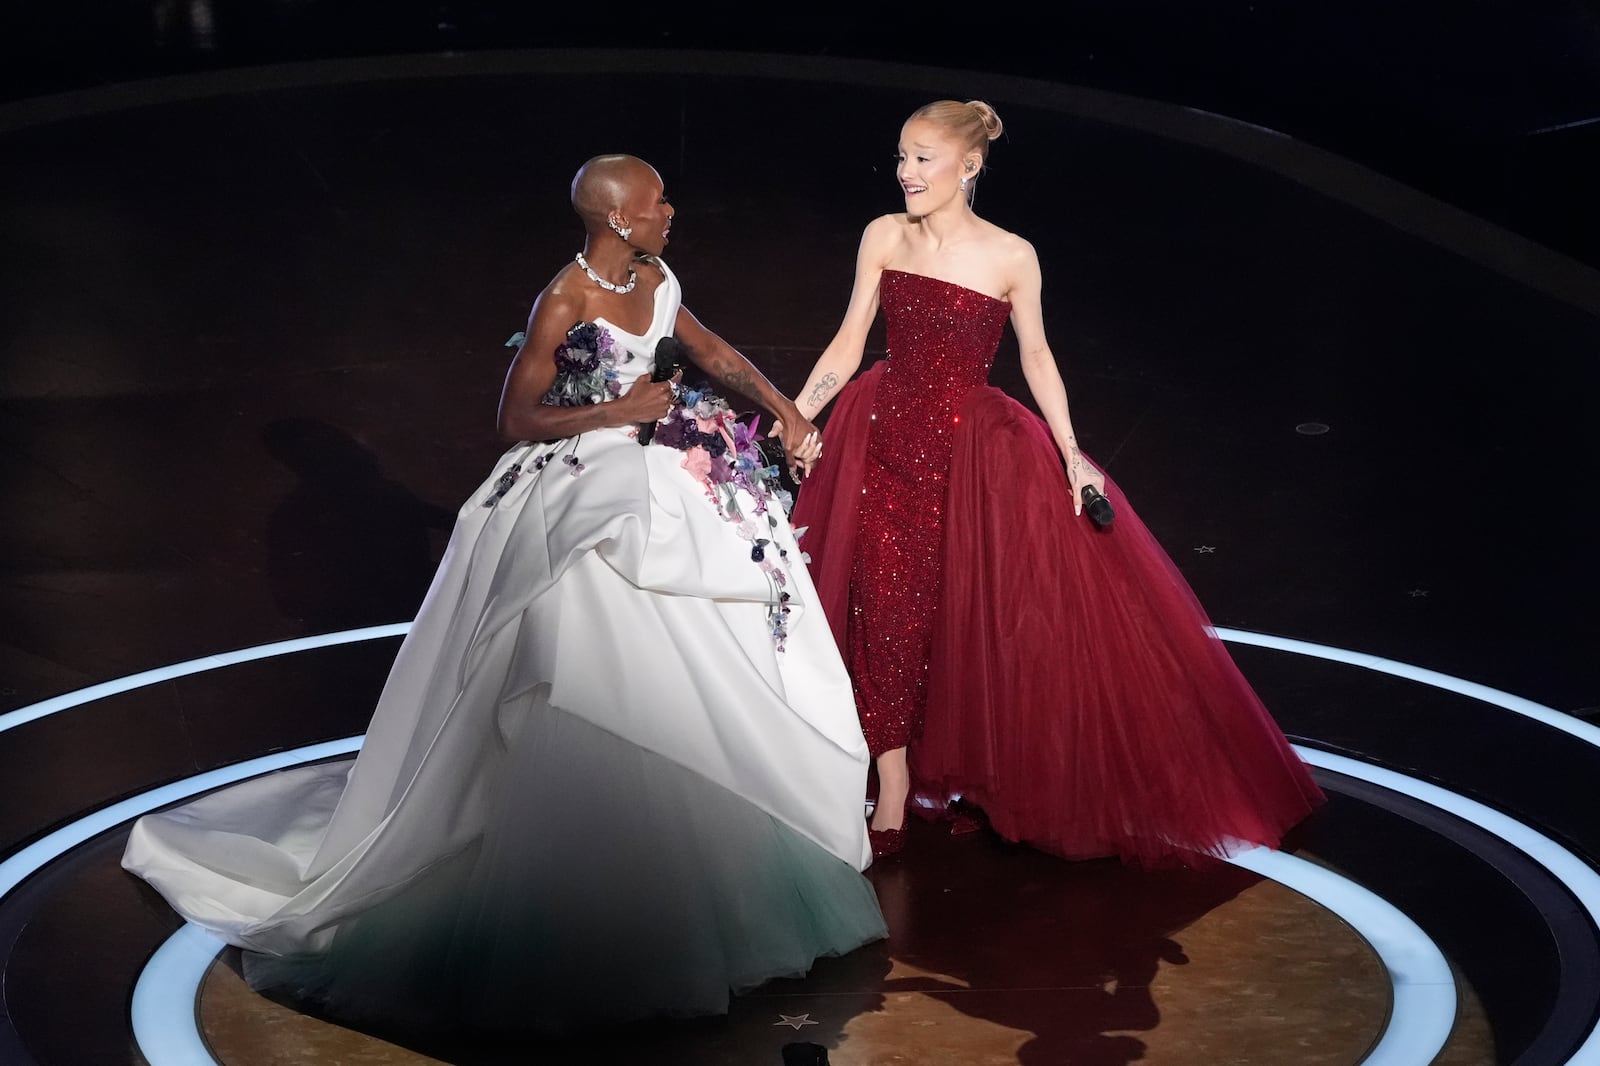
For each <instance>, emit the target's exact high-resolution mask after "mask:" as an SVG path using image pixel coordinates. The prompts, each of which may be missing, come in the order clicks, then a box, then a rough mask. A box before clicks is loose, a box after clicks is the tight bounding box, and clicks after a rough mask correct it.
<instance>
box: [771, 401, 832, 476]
mask: <svg viewBox="0 0 1600 1066" xmlns="http://www.w3.org/2000/svg"><path fill="white" fill-rule="evenodd" d="M767 436H769V437H777V438H778V439H779V441H780V442H781V443H782V444H783V450H784V453H785V454H786V455H787V456H788V457H789V473H790V475H791V476H792V477H793V478H794V479H795V480H796V481H800V480H802V479H803V478H804V477H805V475H807V474H809V473H811V468H812V467H813V466H815V465H816V462H817V460H818V459H820V458H822V431H821V430H820V429H818V428H817V427H816V426H815V425H813V424H812V422H811V420H810V419H808V418H806V417H805V416H804V415H802V414H801V413H800V409H799V408H795V409H794V411H793V412H792V413H791V414H790V415H789V417H787V418H775V419H773V420H772V428H771V429H770V430H769V431H768V433H767Z"/></svg>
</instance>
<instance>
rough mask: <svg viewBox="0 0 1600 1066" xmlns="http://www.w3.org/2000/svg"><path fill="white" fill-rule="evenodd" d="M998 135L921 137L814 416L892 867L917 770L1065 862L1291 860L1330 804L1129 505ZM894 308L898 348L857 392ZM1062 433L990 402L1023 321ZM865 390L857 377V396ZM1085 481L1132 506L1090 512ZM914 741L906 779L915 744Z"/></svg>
mask: <svg viewBox="0 0 1600 1066" xmlns="http://www.w3.org/2000/svg"><path fill="white" fill-rule="evenodd" d="M1000 128H1001V125H1000V119H999V117H998V116H997V115H996V114H995V112H994V110H993V109H992V108H990V107H989V106H988V105H987V104H985V103H983V102H981V101H972V102H969V103H961V102H959V101H954V100H943V101H939V102H936V103H932V104H929V105H927V106H925V107H923V108H921V109H919V110H918V111H917V112H916V113H915V114H913V115H912V116H911V118H910V119H909V120H907V122H906V124H905V126H904V127H903V129H902V131H901V136H900V145H899V167H898V177H899V181H900V185H901V188H902V191H903V192H904V195H905V206H906V210H905V212H904V213H903V214H892V215H885V216H883V217H882V218H879V219H876V220H874V221H873V222H872V223H871V224H870V225H868V226H867V228H866V231H865V232H864V233H863V235H862V238H861V246H860V251H859V254H858V258H857V263H856V278H855V287H854V289H853V290H852V292H851V296H850V305H849V308H848V310H847V311H846V312H845V317H844V321H843V323H842V325H841V326H840V329H839V332H838V334H837V335H836V336H835V337H834V339H833V341H832V342H831V343H830V344H829V345H828V347H827V349H826V350H825V351H824V352H823V353H822V356H821V357H820V358H819V359H818V361H817V364H816V367H815V368H814V369H813V370H812V371H811V375H810V377H809V378H808V379H807V381H806V385H805V388H804V390H803V391H802V392H801V394H800V396H799V397H798V398H797V400H796V403H797V405H798V406H799V409H800V413H801V414H802V415H804V416H805V417H807V418H813V419H814V418H816V417H817V415H818V414H819V413H820V412H821V411H822V410H823V408H824V407H826V406H827V404H828V403H829V402H830V401H831V400H833V399H834V398H835V397H837V399H838V406H837V408H836V409H835V410H834V411H833V413H832V416H831V418H830V420H829V422H828V426H827V434H826V436H827V442H828V447H827V455H826V458H825V459H823V458H821V444H820V441H818V442H816V443H815V444H812V443H811V442H810V441H808V442H807V444H806V445H805V446H804V447H803V448H802V449H801V451H800V453H799V457H800V458H802V459H805V460H808V461H809V460H815V465H814V468H813V470H812V473H811V476H810V477H808V478H807V480H806V481H805V484H804V487H803V489H802V491H801V493H800V500H799V503H798V506H797V508H796V510H795V514H794V522H795V525H796V527H809V528H808V531H807V532H806V535H805V539H804V541H803V542H802V543H803V544H804V545H805V548H806V550H807V552H808V553H809V555H810V558H811V571H812V576H813V579H814V580H815V582H816V585H817V588H818V592H819V595H820V597H821V599H822V602H823V605H824V608H825V610H826V612H827V614H828V617H829V620H830V622H831V624H832V627H833V631H834V636H835V638H836V639H837V640H838V642H839V646H840V648H841V650H842V651H843V652H844V657H845V661H846V663H847V665H848V666H849V668H850V671H851V675H852V678H853V680H854V683H855V689H856V706H857V710H858V712H859V713H860V716H861V725H862V729H863V731H864V733H865V734H866V737H867V743H868V746H869V748H870V749H871V753H872V756H873V758H874V760H875V763H876V768H877V773H878V782H879V789H878V800H877V804H876V807H875V808H874V811H873V816H872V824H871V829H872V830H873V833H872V837H873V844H874V849H875V851H876V852H877V853H878V854H880V855H883V854H889V853H892V852H893V851H896V850H898V849H899V847H900V846H901V841H902V835H901V834H902V831H903V825H904V818H905V811H906V806H907V802H908V797H909V796H910V794H911V784H912V778H913V777H914V778H915V780H916V791H917V793H918V795H919V796H931V797H932V798H933V800H934V802H935V804H938V803H942V802H946V801H948V800H950V799H952V798H953V797H956V796H960V797H962V798H963V799H964V800H966V801H969V802H971V803H973V804H975V805H977V806H978V807H980V808H981V809H982V811H983V813H984V814H985V816H986V817H987V818H988V820H989V823H990V825H991V826H992V827H993V828H994V829H995V830H996V831H998V832H999V833H1000V834H1001V835H1002V836H1005V837H1006V838H1008V839H1011V840H1016V841H1021V842H1026V843H1029V844H1032V845H1035V846H1037V847H1040V848H1043V849H1045V850H1047V851H1051V852H1054V853H1056V854H1059V855H1063V856H1066V857H1069V858H1088V857H1094V856H1104V855H1119V856H1121V857H1122V858H1124V859H1126V860H1130V861H1140V862H1145V863H1155V862H1161V861H1170V860H1178V861H1183V860H1185V859H1187V858H1191V857H1194V856H1196V855H1221V854H1226V853H1228V852H1230V851H1233V850H1236V849H1238V848H1241V847H1247V846H1249V845H1252V844H1266V845H1276V844H1277V843H1278V841H1279V840H1280V839H1281V837H1282V835H1283V833H1284V832H1285V831H1286V830H1287V829H1289V827H1291V826H1292V825H1294V824H1295V823H1296V822H1298V821H1300V820H1301V819H1302V818H1303V817H1304V816H1305V815H1306V814H1307V813H1309V812H1310V811H1311V810H1312V809H1313V808H1314V807H1315V806H1316V805H1317V804H1318V803H1320V802H1321V801H1322V798H1323V797H1322V793H1321V791H1320V790H1319V789H1318V788H1317V786H1316V784H1315V783H1314V782H1313V781H1312V780H1311V776H1310V773H1309V771H1308V770H1307V768H1306V766H1305V764H1304V763H1302V762H1301V760H1300V759H1299V757H1298V756H1296V755H1295V753H1294V751H1293V750H1292V749H1291V748H1290V747H1289V745H1288V742H1287V741H1286V740H1285V739H1284V737H1283V734H1282V733H1281V732H1280V731H1279V729H1278V728H1277V725H1276V724H1275V723H1274V722H1273V720H1272V718H1271V716H1270V715H1269V714H1268V713H1267V710H1266V708H1265V707H1263V706H1262V704H1261V701H1260V700H1259V699H1258V698H1257V696H1256V695H1255V693H1254V691H1253V690H1252V689H1251V688H1250V686H1249V684H1248V683H1247V682H1246V681H1245V680H1244V678H1243V677H1242V676H1241V675H1240V673H1239V671H1238V668H1237V667H1236V666H1235V665H1234V663H1233V660H1232V658H1231V657H1230V656H1229V655H1228V653H1227V651H1226V649H1225V648H1224V647H1223V645H1222V642H1221V641H1220V640H1219V639H1218V638H1217V636H1216V634H1215V632H1214V631H1213V630H1212V628H1211V625H1210V623H1209V621H1208V620H1207V618H1206V616H1205V613H1204V611H1203V610H1202V608H1201V607H1200V604H1199V603H1198V602H1197V601H1196V599H1195V598H1194V594H1193V592H1192V591H1191V590H1190V588H1189V586H1188V584H1187V583H1186V582H1185V581H1184V580H1183V577H1182V576H1181V575H1180V574H1179V573H1178V571H1177V569H1176V567H1174V566H1173V564H1172V561H1171V560H1170V559H1169V558H1168V556H1167V554H1166V553H1165V551H1163V550H1162V548H1161V546H1160V544H1158V543H1157V542H1156V540H1155V539H1154V538H1153V537H1152V536H1151V535H1150V533H1149V531H1148V530H1147V529H1146V528H1145V527H1144V525H1143V524H1142V523H1141V522H1140V521H1139V519H1138V516H1137V515H1136V514H1135V513H1134V511H1133V508H1132V507H1131V506H1130V505H1129V503H1128V500H1127V499H1126V497H1124V496H1123V495H1122V493H1121V492H1120V491H1119V490H1118V488H1117V487H1116V486H1115V485H1114V484H1112V483H1110V482H1109V481H1107V480H1106V478H1105V477H1104V475H1103V474H1102V473H1101V472H1100V471H1098V470H1096V469H1095V468H1094V466H1092V465H1091V464H1090V463H1089V461H1088V460H1087V459H1086V458H1085V456H1084V455H1083V453H1082V452H1081V451H1080V450H1079V448H1078V442H1077V438H1076V436H1075V435H1074V433H1073V428H1072V419H1071V417H1070V415H1069V412H1068V407H1067V396H1066V390H1065V387H1064V386H1063V384H1062V380H1061V375H1060V373H1059V371H1058V369H1057V367H1056V361H1055V357H1054V356H1053V355H1052V354H1051V352H1050V348H1049V346H1048V344H1047V343H1046V341H1045V336H1044V324H1043V318H1042V315H1041V312H1040V302H1039V294H1040V272H1039V260H1038V256H1037V255H1036V254H1035V252H1034V250H1033V246H1032V245H1030V244H1029V243H1028V242H1027V241H1025V240H1023V239H1022V238H1021V237H1018V236H1017V235H1015V234H1013V233H1008V232H1006V231H1005V230H1002V229H1000V228H999V227H998V226H995V225H993V224H992V223H989V222H987V221H985V220H983V219H982V218H979V217H978V216H977V215H976V214H974V213H973V211H972V207H971V197H972V191H973V187H974V185H975V183H976V182H977V180H978V177H979V175H980V174H981V173H982V172H983V167H984V163H985V161H986V159H987V157H988V151H989V142H990V141H991V140H993V139H994V138H995V137H997V136H999V134H1000ZM880 306H881V307H882V309H883V312H884V319H885V325H886V329H887V337H888V355H887V357H886V358H884V359H883V360H881V361H880V362H878V363H876V364H874V365H873V366H872V367H871V368H869V369H868V370H867V371H866V372H865V373H863V374H861V375H860V376H859V377H858V378H856V379H855V380H854V381H852V380H851V378H852V377H853V376H854V375H855V373H856V370H857V369H858V368H859V367H860V365H861V360H862V354H863V350H864V347H865V342H866V337H867V332H868V329H869V328H870V327H871V325H872V322H873V319H874V317H875V316H876V315H877V312H878V309H879V307H880ZM1008 320H1009V321H1010V323H1011V327H1012V329H1013V330H1014V331H1015V333H1016V338H1017V345H1018V349H1019V350H1020V353H1021V358H1022V369H1023V374H1024V377H1025V378H1026V380H1027V382H1028V387H1029V389H1030V390H1031V392H1032V394H1033V398H1034V400H1035V402H1036V403H1037V405H1038V408H1039V411H1040V412H1041V413H1042V414H1043V416H1044V417H1043V419H1042V420H1041V419H1040V418H1039V417H1038V416H1036V415H1034V414H1032V413H1031V412H1030V411H1028V410H1027V409H1026V408H1024V407H1023V406H1022V405H1021V404H1019V403H1017V402H1016V401H1015V400H1013V399H1011V398H1010V397H1008V396H1006V395H1005V394H1004V393H1002V392H1001V391H999V390H998V389H995V388H992V387H990V386H988V385H987V384H986V382H987V379H988V374H989V368H990V366H991V365H992V364H993V362H994V356H995V351H996V348H997V346H998V344H999V341H1000V337H1001V334H1002V332H1003V330H1004V328H1005V324H1006V322H1007V321H1008ZM846 382H849V384H845V383H846ZM1085 486H1093V487H1094V488H1095V489H1096V490H1097V491H1100V492H1103V493H1104V494H1105V495H1106V496H1107V498H1108V499H1109V500H1110V501H1111V503H1112V505H1113V507H1114V508H1115V514H1116V518H1115V522H1114V525H1113V527H1112V528H1111V529H1110V530H1108V531H1104V532H1101V531H1097V530H1096V528H1095V527H1094V525H1092V524H1091V523H1090V522H1089V521H1088V520H1087V519H1085V518H1082V517H1080V516H1081V512H1082V507H1083V501H1082V496H1081V493H1082V491H1083V489H1084V487H1085ZM908 747H909V751H910V760H909V765H908V760H907V751H908Z"/></svg>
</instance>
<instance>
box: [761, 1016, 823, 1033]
mask: <svg viewBox="0 0 1600 1066" xmlns="http://www.w3.org/2000/svg"><path fill="white" fill-rule="evenodd" d="M778 1017H779V1018H780V1019H781V1020H780V1021H776V1022H773V1023H772V1024H773V1025H787V1026H790V1027H792V1028H794V1029H799V1028H800V1027H801V1026H802V1025H821V1024H822V1023H821V1022H814V1021H812V1020H811V1015H809V1014H783V1013H779V1015H778Z"/></svg>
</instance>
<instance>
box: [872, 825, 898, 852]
mask: <svg viewBox="0 0 1600 1066" xmlns="http://www.w3.org/2000/svg"><path fill="white" fill-rule="evenodd" d="M867 841H868V842H869V843H870V844H871V845H872V857H873V858H874V859H887V858H888V857H889V856H891V855H896V854H898V853H899V852H900V850H901V849H902V848H904V847H905V846H906V830H905V827H904V826H901V827H900V828H899V829H868V830H867Z"/></svg>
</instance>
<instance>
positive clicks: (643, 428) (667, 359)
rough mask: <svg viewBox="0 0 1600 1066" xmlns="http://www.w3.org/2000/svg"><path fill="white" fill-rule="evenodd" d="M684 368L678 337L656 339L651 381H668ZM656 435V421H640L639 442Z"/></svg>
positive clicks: (681, 346) (646, 441)
mask: <svg viewBox="0 0 1600 1066" xmlns="http://www.w3.org/2000/svg"><path fill="white" fill-rule="evenodd" d="M682 369H683V345H681V344H679V343H678V338H676V337H670V336H669V337H662V338H661V339H660V340H658V341H656V368H655V369H654V370H652V371H650V380H651V381H668V380H670V379H671V378H672V375H674V374H676V373H677V372H678V371H679V370H682ZM655 435H656V424H655V423H654V422H640V423H639V443H640V444H649V443H650V441H651V440H652V439H653V438H654V437H655Z"/></svg>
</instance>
